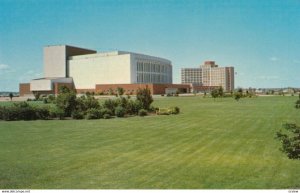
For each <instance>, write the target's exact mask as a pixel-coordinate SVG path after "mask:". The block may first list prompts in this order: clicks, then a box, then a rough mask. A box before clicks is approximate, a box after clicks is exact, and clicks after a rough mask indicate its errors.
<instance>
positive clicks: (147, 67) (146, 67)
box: [136, 62, 171, 73]
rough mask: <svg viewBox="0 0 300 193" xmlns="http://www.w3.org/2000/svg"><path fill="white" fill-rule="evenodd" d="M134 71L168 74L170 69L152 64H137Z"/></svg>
mask: <svg viewBox="0 0 300 193" xmlns="http://www.w3.org/2000/svg"><path fill="white" fill-rule="evenodd" d="M136 67H137V68H136V70H137V71H138V72H139V71H140V72H157V73H169V72H170V71H171V70H170V69H171V67H169V66H166V65H161V64H157V63H152V62H137V66H136Z"/></svg>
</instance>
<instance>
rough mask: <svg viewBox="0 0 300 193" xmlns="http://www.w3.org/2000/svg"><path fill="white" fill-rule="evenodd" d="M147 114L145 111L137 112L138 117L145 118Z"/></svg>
mask: <svg viewBox="0 0 300 193" xmlns="http://www.w3.org/2000/svg"><path fill="white" fill-rule="evenodd" d="M147 114H148V112H147V111H146V110H145V109H140V110H139V116H141V117H143V116H146V115H147Z"/></svg>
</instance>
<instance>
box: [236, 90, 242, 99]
mask: <svg viewBox="0 0 300 193" xmlns="http://www.w3.org/2000/svg"><path fill="white" fill-rule="evenodd" d="M240 98H242V94H241V93H240V92H235V93H234V99H235V100H236V101H239V100H240Z"/></svg>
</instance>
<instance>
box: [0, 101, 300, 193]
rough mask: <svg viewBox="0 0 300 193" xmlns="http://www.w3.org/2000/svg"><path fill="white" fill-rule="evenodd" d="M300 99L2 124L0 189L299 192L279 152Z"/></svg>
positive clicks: (298, 119) (296, 171) (299, 172)
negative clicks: (279, 135)
mask: <svg viewBox="0 0 300 193" xmlns="http://www.w3.org/2000/svg"><path fill="white" fill-rule="evenodd" d="M296 99H297V97H259V98H253V99H241V100H240V101H239V102H236V101H234V100H233V99H232V98H227V99H217V100H216V101H214V100H213V99H211V98H200V97H169V98H168V97H162V98H158V99H155V103H154V105H155V106H159V107H169V106H179V107H180V109H181V114H179V115H172V116H171V115H170V116H148V117H132V118H116V119H110V120H103V119H100V120H63V121H59V120H53V121H16V122H4V121H0V188H2V189H5V188H9V189H12V188H29V189H43V188H45V189H53V188H55V189H56V188H58V189H60V188H67V189H77V188H93V189H99V188H113V189H118V188H121V189H127V188H130V189H133V188H134V189H135V188H147V189H148V188H168V189H173V188H174V189H175V188H176V189H178V188H179V189H181V188H188V189H216V188H222V189H228V188H234V189H241V188H242V189H245V188H247V189H248V188H251V189H256V188H259V189H265V188H267V189H268V188H299V187H300V181H299V179H300V161H299V160H290V159H288V158H287V157H286V156H285V155H284V154H283V153H282V152H280V151H279V147H280V143H279V142H278V141H277V140H275V139H274V137H275V133H276V131H277V130H279V129H280V128H281V124H282V123H284V122H286V121H288V122H295V123H298V124H300V111H299V110H298V111H297V110H296V109H295V108H294V107H293V105H294V102H295V101H296Z"/></svg>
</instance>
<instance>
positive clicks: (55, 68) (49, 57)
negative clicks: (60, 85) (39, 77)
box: [44, 45, 66, 77]
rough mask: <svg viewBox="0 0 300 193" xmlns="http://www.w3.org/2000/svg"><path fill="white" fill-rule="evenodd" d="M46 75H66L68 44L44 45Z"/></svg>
mask: <svg viewBox="0 0 300 193" xmlns="http://www.w3.org/2000/svg"><path fill="white" fill-rule="evenodd" d="M44 73H45V74H44V77H65V76H66V46H65V45H63V46H47V47H44Z"/></svg>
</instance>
